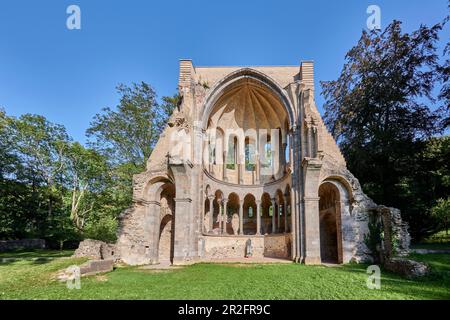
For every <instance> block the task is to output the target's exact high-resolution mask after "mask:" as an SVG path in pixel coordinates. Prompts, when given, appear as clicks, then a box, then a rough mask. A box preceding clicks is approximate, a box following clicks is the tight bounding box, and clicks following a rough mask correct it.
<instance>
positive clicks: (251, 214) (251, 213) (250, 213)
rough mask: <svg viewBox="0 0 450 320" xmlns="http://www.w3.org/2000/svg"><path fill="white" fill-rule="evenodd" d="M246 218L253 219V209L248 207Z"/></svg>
mask: <svg viewBox="0 0 450 320" xmlns="http://www.w3.org/2000/svg"><path fill="white" fill-rule="evenodd" d="M248 217H249V218H253V208H252V207H248Z"/></svg>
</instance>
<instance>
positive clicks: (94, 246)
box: [73, 239, 118, 260]
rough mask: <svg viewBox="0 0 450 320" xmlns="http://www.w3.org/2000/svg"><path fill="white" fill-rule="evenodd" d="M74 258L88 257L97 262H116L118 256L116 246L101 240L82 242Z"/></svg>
mask: <svg viewBox="0 0 450 320" xmlns="http://www.w3.org/2000/svg"><path fill="white" fill-rule="evenodd" d="M73 257H76V258H79V257H87V258H90V259H96V260H116V259H118V254H117V250H116V246H115V245H114V244H110V243H106V242H103V241H99V240H92V239H86V240H83V241H82V242H80V245H79V246H78V249H77V250H75V252H74V254H73Z"/></svg>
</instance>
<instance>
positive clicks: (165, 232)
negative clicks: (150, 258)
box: [158, 184, 175, 264]
mask: <svg viewBox="0 0 450 320" xmlns="http://www.w3.org/2000/svg"><path fill="white" fill-rule="evenodd" d="M174 193H175V188H174V186H173V185H172V184H170V185H168V186H166V188H164V190H163V192H162V193H161V202H160V204H161V209H160V210H161V212H160V217H161V222H160V228H159V242H158V261H159V263H160V264H171V263H172V261H173V249H174V232H173V231H174V228H175V223H174V222H175V221H174V219H175V215H174V213H175V202H174V200H173V199H174Z"/></svg>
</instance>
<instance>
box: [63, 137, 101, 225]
mask: <svg viewBox="0 0 450 320" xmlns="http://www.w3.org/2000/svg"><path fill="white" fill-rule="evenodd" d="M66 163H67V169H66V177H65V178H66V179H65V180H67V181H68V185H67V187H68V189H70V197H68V199H69V203H70V205H69V207H70V208H69V211H70V219H71V220H72V222H73V224H74V226H75V227H76V228H77V229H78V230H80V231H82V230H83V228H84V224H85V222H86V219H87V217H88V215H89V213H90V212H92V211H93V209H94V202H95V200H96V199H95V196H94V195H98V194H100V193H101V192H102V191H103V190H104V188H106V187H107V186H108V182H107V180H108V165H107V163H106V159H105V158H104V157H103V156H101V155H100V154H98V153H97V152H96V151H95V150H92V149H87V148H85V147H83V146H82V145H81V144H80V143H78V142H74V143H70V144H69V146H68V147H67V153H66Z"/></svg>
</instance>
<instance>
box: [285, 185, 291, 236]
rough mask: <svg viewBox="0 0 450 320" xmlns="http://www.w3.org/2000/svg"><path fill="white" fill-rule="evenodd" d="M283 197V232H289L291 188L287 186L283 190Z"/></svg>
mask: <svg viewBox="0 0 450 320" xmlns="http://www.w3.org/2000/svg"><path fill="white" fill-rule="evenodd" d="M284 197H285V206H286V209H285V221H286V223H285V230H284V232H291V230H292V216H293V215H292V192H291V186H290V185H289V184H287V185H286V187H285V188H284Z"/></svg>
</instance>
